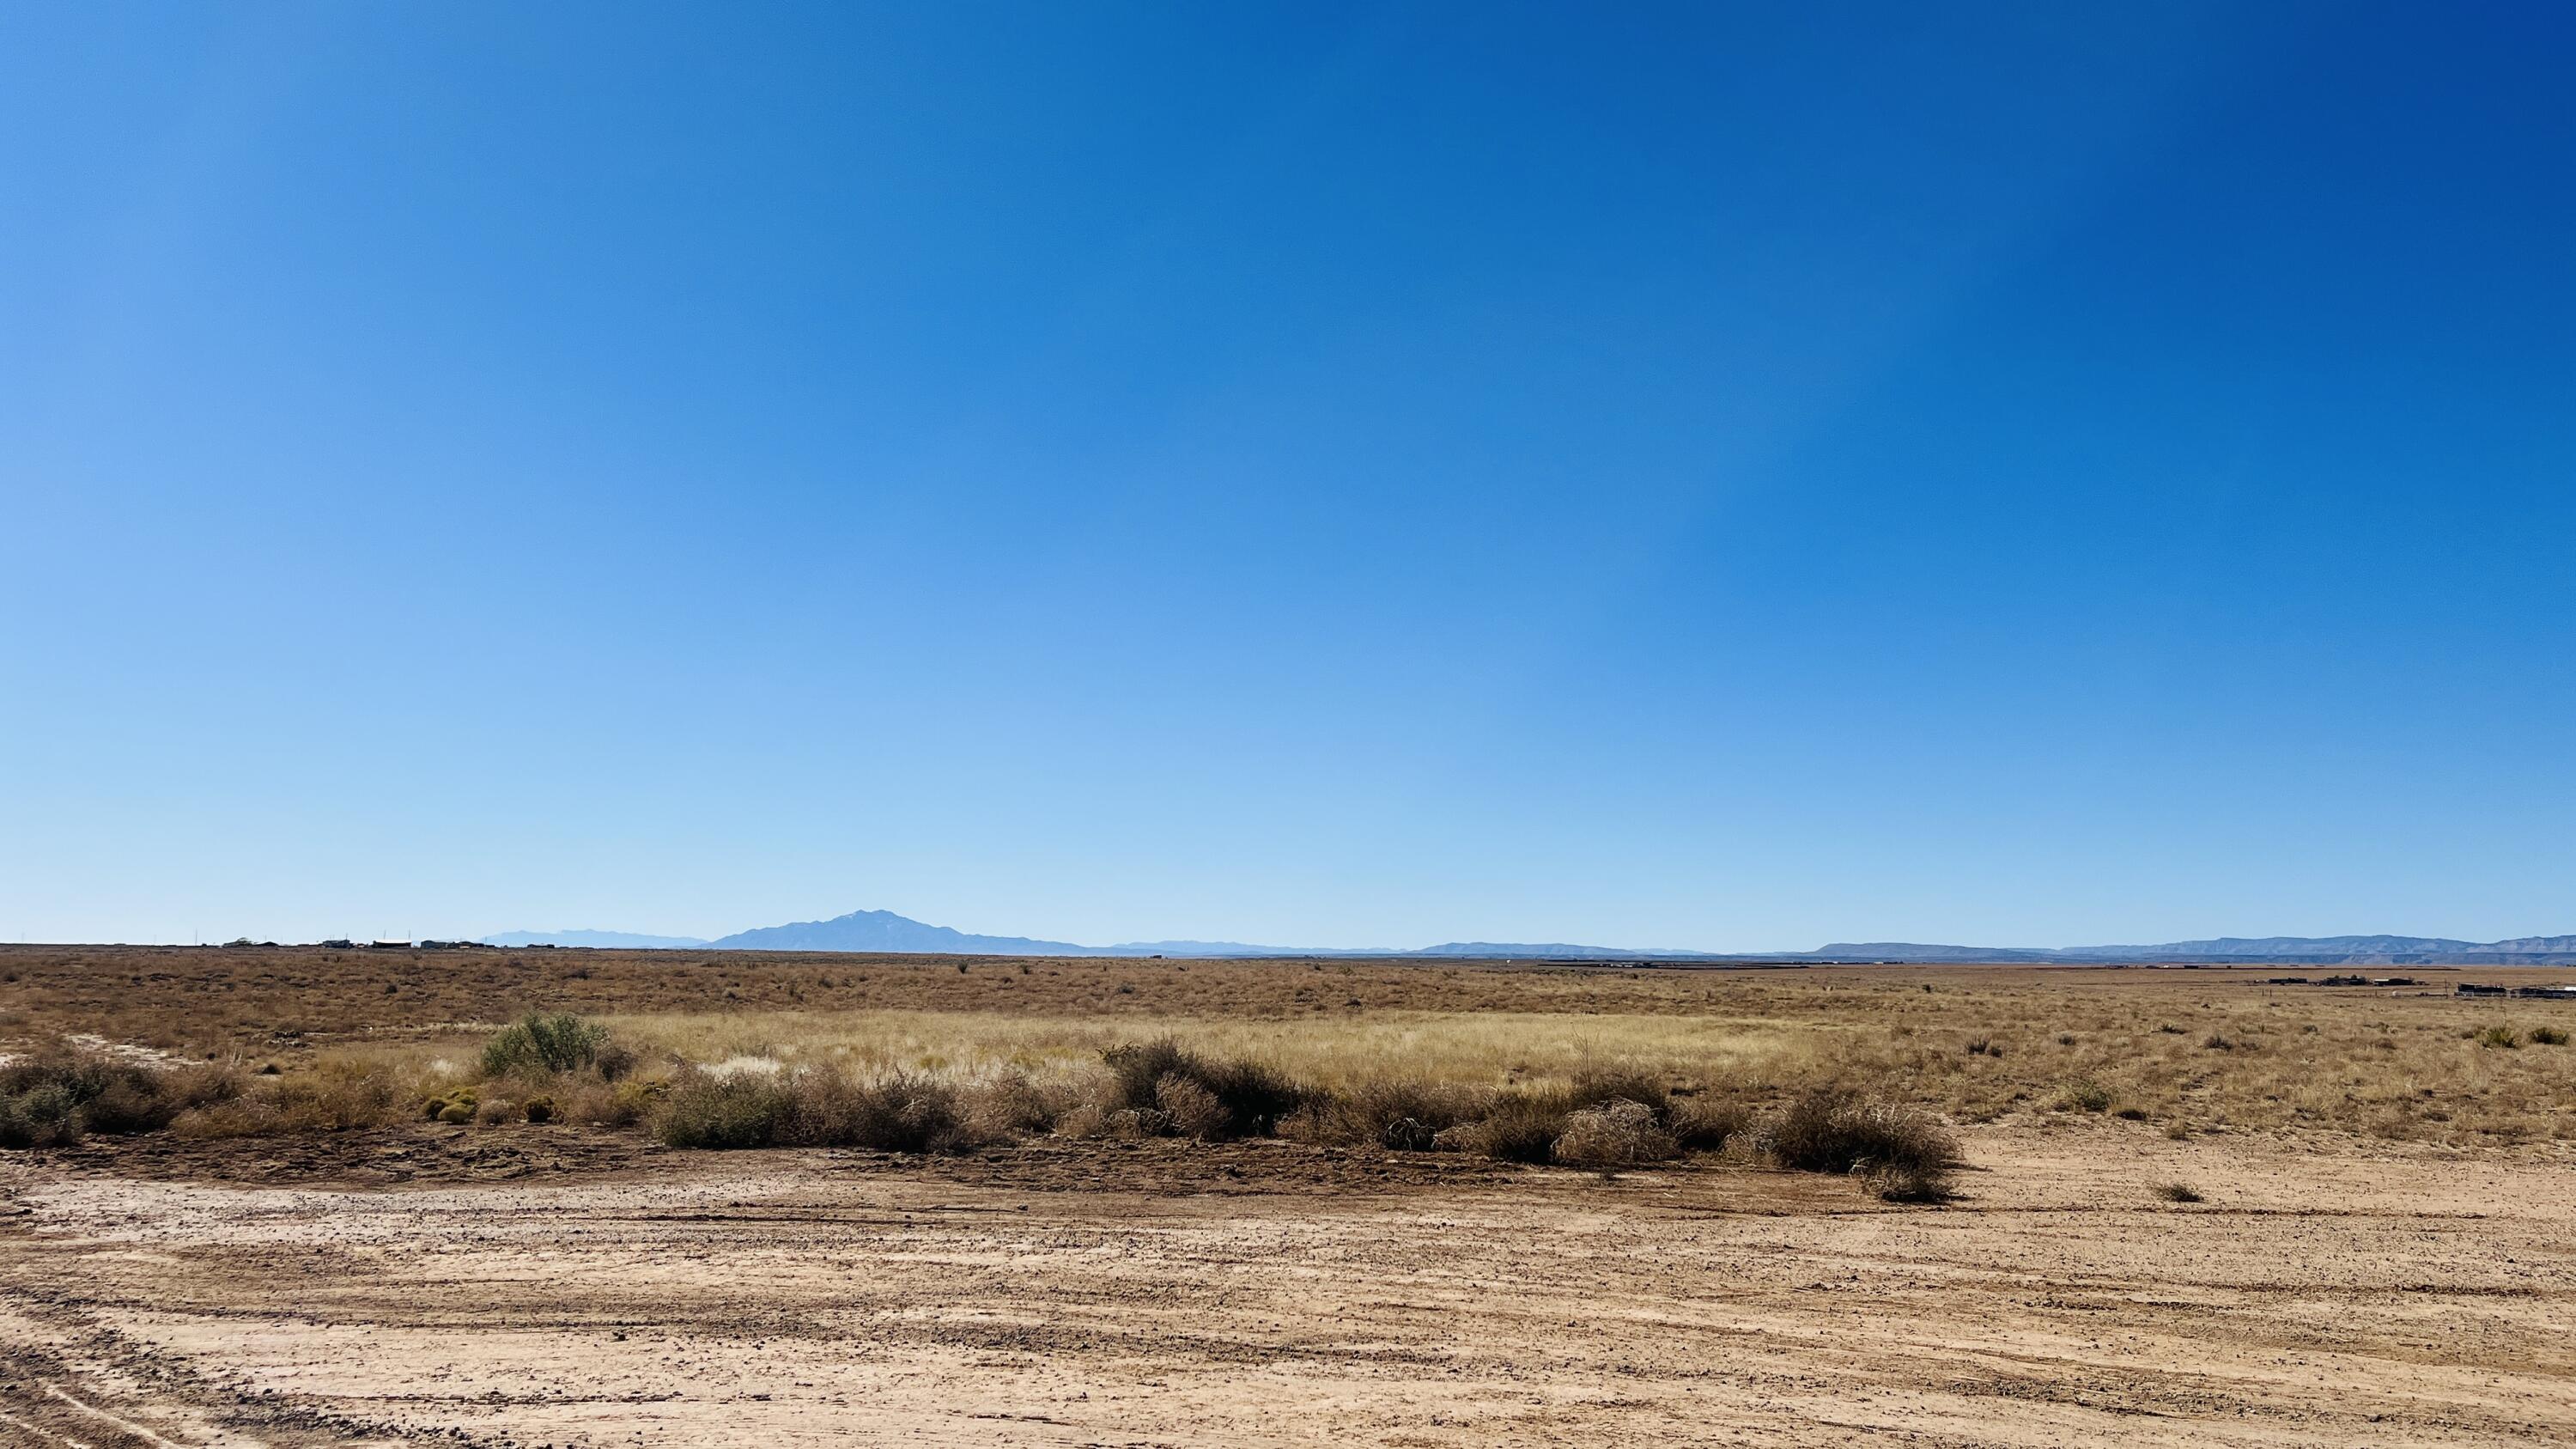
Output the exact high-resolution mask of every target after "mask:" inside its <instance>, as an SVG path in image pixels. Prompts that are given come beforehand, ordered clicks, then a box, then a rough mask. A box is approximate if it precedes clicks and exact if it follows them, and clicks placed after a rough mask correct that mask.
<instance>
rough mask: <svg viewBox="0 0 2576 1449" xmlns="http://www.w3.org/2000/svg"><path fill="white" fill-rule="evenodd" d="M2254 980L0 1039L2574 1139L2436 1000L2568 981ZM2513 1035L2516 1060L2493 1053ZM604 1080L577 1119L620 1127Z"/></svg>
mask: <svg viewBox="0 0 2576 1449" xmlns="http://www.w3.org/2000/svg"><path fill="white" fill-rule="evenodd" d="M2267 974H2269V973H2268V972H2265V971H2261V970H2230V969H2212V970H2195V971H2183V970H2173V969H2163V970H2154V969H2094V968H2085V969H2067V968H2031V967H1991V966H1964V967H1843V968H1813V969H1807V970H1797V971H1761V972H1718V971H1694V970H1675V969H1643V968H1632V967H1562V966H1560V967H1539V966H1529V965H1520V964H1482V965H1479V964H1430V963H1414V962H1307V961H1268V962H1206V961H1189V962H1181V961H1123V960H1094V959H1082V960H1019V959H1011V958H975V959H958V958H924V957H859V956H822V955H761V954H752V953H740V954H710V953H702V952H590V951H560V952H514V951H474V952H369V951H343V952H328V951H322V950H318V949H314V948H285V949H279V950H265V951H263V950H240V951H236V950H219V949H187V948H113V947H79V948H36V947H16V948H6V949H0V1045H5V1044H7V1043H10V1042H20V1043H32V1042H35V1041H37V1040H40V1039H43V1038H46V1037H50V1036H52V1035H54V1034H57V1033H63V1032H89V1033H95V1034H97V1035H99V1036H102V1037H105V1038H106V1039H108V1040H110V1041H114V1042H120V1043H134V1044H138V1045H143V1046H149V1047H154V1048H158V1049H162V1050H166V1051H170V1052H173V1053H174V1054H177V1055H181V1056H184V1057H186V1058H189V1059H196V1060H203V1059H221V1060H234V1059H237V1060H239V1061H240V1062H241V1063H242V1064H243V1065H244V1066H245V1067H246V1068H255V1067H257V1066H259V1065H262V1064H275V1065H277V1066H279V1067H281V1068H282V1069H283V1070H284V1071H285V1072H286V1074H287V1075H288V1076H290V1077H294V1078H299V1079H301V1078H305V1077H314V1078H315V1079H316V1081H317V1082H318V1083H320V1084H321V1086H322V1087H323V1088H327V1090H322V1092H321V1099H320V1100H315V1101H312V1102H310V1103H309V1104H308V1106H307V1107H306V1108H305V1109H304V1115H306V1116H309V1117H313V1118H316V1119H322V1118H329V1117H331V1116H333V1115H334V1114H335V1113H337V1112H338V1111H339V1109H340V1105H341V1103H342V1099H353V1098H355V1097H357V1096H362V1094H359V1093H358V1089H357V1088H355V1087H353V1086H351V1085H350V1083H351V1082H353V1081H355V1080H358V1079H362V1078H372V1079H383V1080H386V1081H390V1082H393V1083H395V1084H396V1085H397V1086H398V1088H399V1090H400V1092H401V1093H403V1094H405V1096H406V1100H407V1101H409V1100H416V1099H417V1098H418V1096H419V1095H420V1094H422V1093H425V1092H428V1091H432V1090H436V1089H441V1088H443V1087H446V1086H452V1085H456V1084H459V1083H461V1082H463V1081H465V1080H468V1079H470V1078H471V1077H472V1076H473V1075H474V1074H475V1073H476V1071H477V1070H478V1068H479V1063H480V1058H479V1052H480V1049H481V1045H482V1043H483V1041H484V1039H485V1038H486V1037H488V1036H489V1035H490V1034H491V1032H492V1031H493V1030H494V1029H495V1028H496V1027H497V1026H498V1025H500V1024H501V1023H502V1022H503V1021H505V1020H507V1019H508V1018H509V1017H511V1016H514V1015H516V1014H517V1013H518V1012H520V1011H522V1010H526V1009H540V1008H541V1009H547V1010H572V1011H579V1012H583V1013H585V1014H588V1015H591V1016H593V1017H595V1018H598V1019H600V1020H603V1021H604V1022H605V1024H606V1025H607V1026H608V1027H609V1029H610V1031H611V1033H612V1035H613V1037H614V1038H615V1039H616V1040H617V1041H619V1042H621V1043H622V1044H624V1045H626V1046H628V1047H630V1048H631V1049H633V1050H634V1051H636V1052H637V1053H638V1055H639V1056H640V1057H641V1058H642V1059H644V1061H645V1062H647V1063H648V1064H652V1063H663V1064H667V1063H670V1062H673V1061H681V1062H690V1063H698V1064H708V1065H712V1064H720V1063H724V1062H727V1061H731V1060H736V1059H748V1060H752V1061H756V1062H778V1063H783V1064H787V1065H791V1066H792V1065H804V1064H830V1065H839V1066H842V1067H844V1068H847V1069H850V1070H851V1071H853V1072H854V1073H856V1074H857V1075H861V1076H866V1075H872V1074H878V1073H882V1072H886V1071H892V1070H901V1071H907V1072H915V1073H928V1074H931V1075H933V1076H937V1077H941V1078H943V1079H947V1080H951V1081H955V1082H960V1083H975V1082H982V1081H989V1080H993V1079H995V1078H996V1077H998V1076H999V1075H1001V1074H1003V1073H1005V1072H1012V1071H1016V1072H1018V1073H1021V1074H1025V1075H1027V1076H1029V1077H1031V1078H1033V1079H1035V1080H1038V1081H1041V1082H1049V1081H1053V1082H1077V1081H1080V1080H1083V1079H1086V1078H1087V1077H1088V1076H1089V1075H1090V1074H1093V1073H1097V1072H1098V1071H1099V1070H1100V1068H1099V1060H1100V1054H1101V1053H1102V1052H1103V1051H1104V1050H1106V1049H1108V1048H1111V1047H1114V1046H1117V1045H1119V1044H1122V1043H1127V1042H1135V1041H1140V1040H1144V1039H1147V1038H1151V1037H1159V1036H1163V1035H1167V1034H1169V1035H1176V1036H1178V1037H1181V1038H1182V1039H1184V1040H1186V1041H1187V1042H1189V1043H1190V1044H1191V1045H1193V1046H1194V1047H1196V1048H1198V1049H1200V1050H1202V1051H1205V1052H1207V1053H1209V1054H1211V1055H1213V1056H1218V1057H1224V1058H1246V1059H1253V1060H1259V1061H1265V1062H1269V1063H1272V1064H1274V1065H1276V1066H1277V1067H1279V1068H1280V1069H1282V1070H1284V1071H1286V1072H1287V1073H1289V1074H1290V1075H1292V1076H1295V1077H1297V1078H1299V1079H1301V1080H1306V1081H1311V1082H1314V1083H1316V1084H1318V1085H1322V1086H1327V1087H1336V1088H1349V1087H1355V1086H1359V1085H1362V1084H1366V1083H1370V1082H1378V1081H1386V1080H1390V1079H1397V1078H1401V1079H1405V1080H1418V1081H1424V1082H1430V1083H1454V1084H1464V1085H1472V1086H1476V1087H1523V1088H1530V1089H1547V1088H1552V1087H1555V1086H1558V1085H1562V1084H1564V1083H1566V1082H1568V1081H1570V1080H1571V1079H1572V1078H1573V1077H1574V1076H1576V1075H1577V1074H1579V1073H1582V1072H1587V1071H1601V1070H1622V1071H1634V1072H1640V1073H1645V1074H1648V1075H1651V1076H1654V1077H1657V1078H1659V1079H1661V1080H1663V1081H1665V1082H1667V1083H1669V1084H1671V1085H1673V1086H1675V1087H1679V1088H1685V1089H1715V1090H1717V1091H1720V1092H1724V1093H1727V1094H1730V1095H1734V1096H1738V1097H1742V1098H1747V1099H1752V1100H1775V1101H1776V1100H1780V1099H1783V1098H1785V1097H1786V1096H1788V1095H1790V1094H1793V1093H1794V1092H1796V1091H1799V1090H1803V1089H1805V1088H1807V1087H1810V1086H1815V1085H1846V1086H1856V1087H1866V1088H1869V1089H1871V1090H1874V1091H1879V1092H1883V1093H1886V1094H1889V1095H1892V1096H1895V1097H1897V1098H1899V1099H1902V1100H1904V1101H1906V1102H1910V1103H1912V1104H1914V1105H1917V1106H1920V1107H1924V1108H1928V1109H1931V1110H1933V1111H1936V1112H1939V1113H1942V1114H1944V1115H1946V1116H1949V1117H1951V1118H1953V1119H1955V1120H1961V1121H1991V1120H1996V1119H2000V1118H2011V1119H2013V1120H2019V1121H2025V1122H2028V1123H2032V1124H2034V1125H2042V1126H2044V1125H2046V1124H2048V1123H2049V1122H2051V1121H2054V1120H2062V1119H2063V1118H2064V1117H2065V1116H2067V1115H2068V1114H2070V1113H2072V1114H2084V1113H2089V1112H2090V1111H2093V1110H2097V1109H2098V1110H2107V1111H2111V1112H2115V1113H2119V1114H2121V1115H2124V1116H2132V1117H2140V1118H2144V1119H2146V1120H2148V1121H2150V1122H2154V1123H2157V1124H2161V1125H2162V1126H2164V1127H2165V1128H2166V1129H2167V1130H2168V1131H2172V1132H2206V1131H2214V1130H2271V1129H2278V1128H2287V1127H2304V1128H2316V1129H2327V1130H2335V1131H2345V1132H2353V1133H2362V1134H2371V1135H2380V1136H2389V1137H2406V1138H2420V1139H2426V1140H2434V1141H2444V1142H2485V1143H2505V1144H2511V1143H2516V1142H2527V1141H2540V1140H2550V1139H2566V1138H2569V1137H2576V1119H2571V1118H2570V1117H2569V1115H2568V1114H2566V1113H2564V1112H2563V1111H2561V1110H2560V1104H2562V1103H2564V1102H2565V1101H2567V1100H2568V1099H2569V1096H2570V1093H2571V1090H2572V1089H2576V1047H2567V1046H2562V1045H2558V1044H2555V1043H2553V1041H2552V1038H2553V1037H2558V1036H2561V1035H2562V1034H2563V1033H2564V1031H2565V1030H2566V1028H2567V1027H2569V1026H2571V1025H2576V1020H2571V1018H2576V1006H2570V1005H2567V1004H2563V1003H2556V1002H2538V1001H2491V1000H2461V999H2455V998H2453V997H2451V996H2450V995H2449V994H2448V991H2449V983H2450V982H2452V981H2454V980H2463V979H2465V980H2493V981H2500V982H2506V983H2515V982H2521V981H2532V980H2543V979H2550V980H2554V979H2561V978H2562V976H2563V973H2552V972H2547V971H2533V970H2522V971H2516V970H2486V969H2476V970H2467V971H2457V972H2453V971H2438V970H2425V969H2423V968H2414V969H2411V970H2410V971H2409V972H2408V974H2410V975H2415V976H2418V977H2420V978H2422V979H2424V980H2425V981H2426V982H2427V983H2428V985H2427V986H2426V987H2424V988H2418V989H2403V988H2401V989H2367V988H2317V987H2293V986H2269V985H2266V984H2263V982H2262V977H2263V976H2265V975H2267ZM2494 1027H2502V1028H2505V1031H2506V1033H2509V1034H2510V1035H2511V1036H2512V1038H2513V1039H2514V1040H2515V1041H2516V1042H2517V1043H2518V1045H2516V1046H2515V1047H2512V1048H2510V1049H2507V1048H2503V1047H2500V1046H2493V1045H2481V1039H2482V1038H2484V1039H2487V1040H2498V1039H2500V1038H2501V1036H2502V1035H2504V1034H2505V1033H2497V1034H2494V1035H2492V1036H2490V1035H2489V1034H2488V1033H2489V1029H2490V1028H2494ZM326 1066H327V1070H322V1069H323V1068H325V1067H326ZM333 1083H336V1084H337V1086H336V1087H334V1086H331V1085H330V1084H333ZM601 1090H602V1097H603V1100H602V1102H600V1103H590V1104H572V1105H571V1106H570V1108H569V1109H570V1110H580V1109H581V1108H582V1107H584V1106H588V1107H597V1108H599V1109H600V1110H603V1111H605V1110H608V1106H607V1104H606V1102H605V1093H606V1089H605V1087H603V1088H602V1089H601Z"/></svg>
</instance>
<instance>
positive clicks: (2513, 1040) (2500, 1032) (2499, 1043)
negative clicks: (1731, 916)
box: [2478, 1022, 2522, 1051]
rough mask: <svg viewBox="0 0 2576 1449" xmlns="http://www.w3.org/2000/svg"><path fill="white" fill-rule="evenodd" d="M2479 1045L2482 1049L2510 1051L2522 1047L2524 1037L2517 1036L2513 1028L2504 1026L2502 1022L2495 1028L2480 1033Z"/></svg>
mask: <svg viewBox="0 0 2576 1449" xmlns="http://www.w3.org/2000/svg"><path fill="white" fill-rule="evenodd" d="M2478 1045H2480V1046H2482V1047H2502V1048H2504V1049H2506V1050H2508V1051H2510V1050H2512V1049H2513V1048H2515V1047H2518V1046H2521V1045H2522V1037H2521V1036H2520V1035H2519V1034H2517V1033H2516V1032H2515V1031H2514V1029H2513V1028H2512V1027H2509V1026H2506V1025H2504V1024H2503V1023H2502V1022H2498V1023H2497V1024H2495V1025H2494V1026H2491V1027H2488V1028H2487V1029H2486V1030H2484V1031H2482V1032H2479V1033H2478Z"/></svg>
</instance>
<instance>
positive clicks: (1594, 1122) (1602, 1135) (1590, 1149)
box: [1550, 1097, 1679, 1177]
mask: <svg viewBox="0 0 2576 1449" xmlns="http://www.w3.org/2000/svg"><path fill="white" fill-rule="evenodd" d="M1678 1150H1679V1149H1678V1148H1676V1147H1675V1146H1674V1145H1673V1139H1672V1134H1670V1133H1668V1132H1666V1131H1665V1130H1664V1129H1663V1127H1662V1125H1661V1124H1660V1123H1658V1122H1657V1121H1656V1118H1655V1109H1654V1108H1652V1107H1649V1106H1647V1105H1646V1104H1645V1103H1643V1102H1633V1101H1629V1100H1628V1099H1626V1098H1624V1097H1622V1098H1615V1099H1613V1100H1611V1101H1608V1102H1604V1103H1602V1104H1601V1105H1599V1106H1597V1107H1582V1108H1577V1109H1576V1110H1574V1111H1572V1112H1569V1113H1567V1114H1566V1117H1565V1130H1564V1131H1562V1132H1560V1133H1558V1134H1557V1138H1556V1141H1555V1142H1554V1143H1553V1144H1552V1145H1551V1147H1550V1155H1551V1156H1552V1157H1554V1158H1555V1159H1556V1160H1557V1161H1558V1162H1561V1163H1564V1164H1565V1165H1566V1166H1568V1167H1584V1168H1590V1169H1591V1170H1592V1171H1594V1172H1598V1173H1601V1174H1602V1175H1603V1176H1605V1177H1606V1176H1608V1175H1610V1174H1612V1173H1615V1172H1617V1171H1619V1170H1620V1169H1621V1168H1625V1167H1637V1166H1641V1165H1643V1164H1645V1163H1649V1162H1661V1161H1663V1160H1664V1159H1665V1158H1667V1157H1670V1156H1672V1155H1673V1154H1674V1153H1675V1152H1676V1151H1678Z"/></svg>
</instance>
